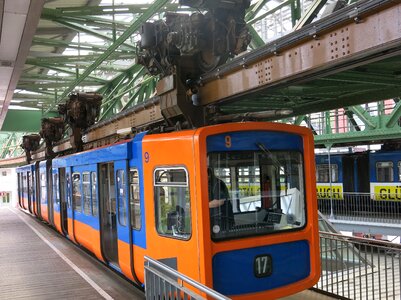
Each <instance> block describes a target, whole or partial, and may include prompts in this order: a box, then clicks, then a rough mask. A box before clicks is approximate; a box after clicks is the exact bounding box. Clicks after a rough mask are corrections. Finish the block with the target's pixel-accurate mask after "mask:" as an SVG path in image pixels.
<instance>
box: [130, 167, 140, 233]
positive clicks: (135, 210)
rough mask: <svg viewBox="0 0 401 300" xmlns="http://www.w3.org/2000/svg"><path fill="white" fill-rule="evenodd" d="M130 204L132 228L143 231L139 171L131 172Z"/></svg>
mask: <svg viewBox="0 0 401 300" xmlns="http://www.w3.org/2000/svg"><path fill="white" fill-rule="evenodd" d="M129 184H130V187H129V190H130V193H129V203H130V210H131V226H132V228H134V229H141V201H140V193H139V176H138V170H137V169H131V170H130V172H129Z"/></svg>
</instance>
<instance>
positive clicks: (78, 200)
mask: <svg viewBox="0 0 401 300" xmlns="http://www.w3.org/2000/svg"><path fill="white" fill-rule="evenodd" d="M72 205H73V209H74V210H75V211H77V212H82V191H81V174H79V173H73V174H72Z"/></svg>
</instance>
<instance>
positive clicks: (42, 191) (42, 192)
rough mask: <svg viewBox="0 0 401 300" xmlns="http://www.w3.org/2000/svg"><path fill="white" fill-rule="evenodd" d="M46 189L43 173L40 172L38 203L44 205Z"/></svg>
mask: <svg viewBox="0 0 401 300" xmlns="http://www.w3.org/2000/svg"><path fill="white" fill-rule="evenodd" d="M46 197H47V189H46V175H45V172H40V203H41V204H46V203H47V202H46Z"/></svg>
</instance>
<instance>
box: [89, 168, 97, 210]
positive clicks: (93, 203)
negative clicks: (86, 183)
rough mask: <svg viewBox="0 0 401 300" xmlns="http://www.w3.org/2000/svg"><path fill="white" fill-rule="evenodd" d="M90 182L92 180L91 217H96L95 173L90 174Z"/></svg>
mask: <svg viewBox="0 0 401 300" xmlns="http://www.w3.org/2000/svg"><path fill="white" fill-rule="evenodd" d="M91 180H92V216H95V217H97V212H98V210H97V206H98V205H97V195H96V185H97V180H96V172H91Z"/></svg>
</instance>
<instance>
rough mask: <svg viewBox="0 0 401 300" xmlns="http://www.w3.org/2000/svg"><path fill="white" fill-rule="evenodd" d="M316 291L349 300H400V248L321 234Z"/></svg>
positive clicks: (376, 241)
mask: <svg viewBox="0 0 401 300" xmlns="http://www.w3.org/2000/svg"><path fill="white" fill-rule="evenodd" d="M320 255H321V262H322V268H321V276H320V280H319V282H318V283H317V284H316V285H315V289H318V290H321V291H324V292H327V293H329V294H333V295H337V296H341V297H345V298H349V299H369V300H370V299H397V300H398V299H400V295H401V293H400V273H401V269H400V268H401V245H398V244H393V243H389V242H382V241H378V240H372V239H365V238H356V237H347V236H343V235H340V234H333V233H326V232H320Z"/></svg>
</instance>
